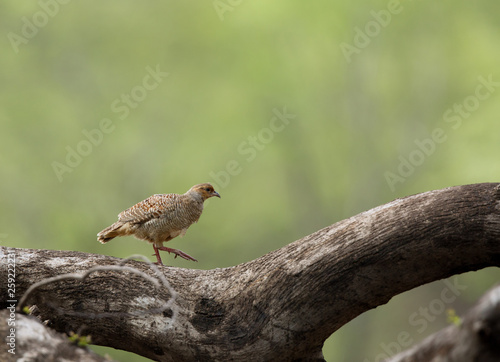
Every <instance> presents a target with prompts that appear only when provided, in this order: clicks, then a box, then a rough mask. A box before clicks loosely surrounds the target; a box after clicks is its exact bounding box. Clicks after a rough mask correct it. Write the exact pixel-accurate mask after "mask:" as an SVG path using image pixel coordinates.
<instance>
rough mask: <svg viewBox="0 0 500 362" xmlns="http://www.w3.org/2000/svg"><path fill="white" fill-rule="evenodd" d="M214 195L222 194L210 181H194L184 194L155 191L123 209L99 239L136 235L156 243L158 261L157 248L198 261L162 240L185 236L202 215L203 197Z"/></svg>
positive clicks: (156, 253) (138, 237)
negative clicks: (201, 182) (193, 184)
mask: <svg viewBox="0 0 500 362" xmlns="http://www.w3.org/2000/svg"><path fill="white" fill-rule="evenodd" d="M214 196H216V197H219V198H220V195H219V194H218V193H217V192H216V191H215V190H214V188H213V187H212V185H210V184H209V183H203V184H199V185H195V186H193V187H191V188H190V189H189V190H188V191H187V192H186V193H185V194H182V195H178V194H155V195H153V196H150V197H148V198H147V199H145V200H143V201H141V202H139V203H137V204H135V205H134V206H132V207H130V208H128V209H127V210H125V211H122V212H121V213H120V214H119V215H118V221H117V222H115V223H114V224H113V225H111V226H108V227H107V228H105V229H104V230H102V231H101V232H99V233H98V234H97V240H98V241H100V242H101V243H103V244H104V243H107V242H108V241H109V240H111V239H113V238H115V237H117V236H125V235H133V236H135V237H136V238H137V239H140V240H145V241H147V242H150V243H152V244H153V249H154V251H155V255H156V258H157V263H158V264H159V265H163V263H162V261H161V258H160V254H159V252H158V250H164V251H167V252H169V253H174V254H175V257H177V256H180V257H181V258H184V259H187V260H193V261H197V260H196V259H194V258H193V257H191V256H189V255H187V254H186V253H183V252H182V251H180V250H177V249H171V248H167V247H164V246H163V243H164V242H166V241H169V240H172V239H173V238H175V237H177V236H179V235H180V236H183V235H184V234H185V233H186V231H187V229H188V228H189V226H191V225H192V224H193V223H195V222H197V221H198V219H199V218H200V216H201V213H202V211H203V203H204V201H205V200H206V199H209V198H210V197H214Z"/></svg>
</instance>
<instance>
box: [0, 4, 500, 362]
mask: <svg viewBox="0 0 500 362" xmlns="http://www.w3.org/2000/svg"><path fill="white" fill-rule="evenodd" d="M390 8H394V9H397V10H400V11H397V12H396V11H395V12H393V13H391V12H390V11H389V10H388V9H390ZM44 9H45V10H44ZM499 10H500V4H499V3H498V2H496V1H493V0H489V1H476V2H471V1H453V2H452V1H439V2H432V1H416V0H415V1H403V2H401V3H399V2H397V1H394V0H392V1H367V2H364V3H362V4H361V3H353V2H347V1H337V2H332V1H316V2H313V3H310V2H303V1H289V2H283V3H270V2H268V1H259V0H257V1H252V2H246V1H236V0H235V1H229V0H221V1H214V2H210V1H209V2H197V3H192V2H171V1H165V2H159V1H155V2H144V3H139V2H133V1H120V2H117V1H111V2H97V1H85V2H76V1H74V2H67V3H59V2H56V1H55V0H45V1H43V0H42V1H39V2H20V1H12V0H8V1H4V2H2V4H0V33H1V34H2V35H3V36H2V38H1V44H0V46H1V49H2V52H1V56H0V66H1V69H2V71H1V72H0V122H1V123H0V124H1V132H0V165H1V167H0V176H1V179H2V182H1V183H0V195H1V200H2V207H1V208H0V234H2V235H3V236H2V240H1V242H2V245H8V246H13V247H23V248H44V249H67V250H79V251H84V252H91V253H101V254H107V255H114V256H117V257H126V256H128V255H131V254H134V253H142V254H145V255H149V254H150V253H152V248H151V247H150V246H149V245H147V244H146V243H142V242H139V241H136V240H135V239H133V238H123V239H119V240H114V241H113V242H111V243H109V244H106V245H105V246H103V245H100V244H99V243H98V242H97V241H96V236H95V235H96V233H97V232H98V231H99V230H101V229H102V228H104V227H105V226H107V225H109V224H111V223H112V222H114V221H115V219H116V214H118V213H119V212H120V211H121V210H123V209H125V208H127V207H129V206H131V205H133V204H134V203H136V202H138V201H140V200H142V199H144V198H146V197H147V196H149V195H151V194H153V193H167V192H177V193H181V192H184V191H186V190H187V189H188V188H189V187H190V186H192V185H193V184H195V183H199V182H206V181H209V182H214V183H215V184H217V185H218V191H219V192H220V194H221V195H222V199H221V200H218V199H216V200H210V201H209V202H207V205H206V210H205V213H204V215H203V216H202V218H201V220H200V222H199V223H198V224H196V225H194V226H193V227H192V228H191V229H190V230H189V232H188V233H187V235H186V236H185V238H184V239H176V240H174V241H172V244H171V246H173V247H178V248H180V249H182V250H184V251H185V252H187V253H189V254H191V255H193V256H195V257H196V258H197V259H198V260H199V263H198V264H192V263H188V262H187V261H185V260H172V259H171V258H168V257H165V258H164V259H165V260H168V261H169V262H170V263H171V265H174V266H179V267H186V268H202V269H208V268H217V267H226V266H232V265H235V264H238V263H241V262H244V261H247V260H251V259H254V258H257V257H259V256H261V255H263V254H265V253H267V252H269V251H271V250H273V249H276V248H279V247H281V246H283V245H285V244H287V243H289V242H291V241H294V240H296V239H299V238H301V237H302V236H305V235H307V234H309V233H312V232H314V231H316V230H318V229H319V228H321V227H324V226H327V225H330V224H332V223H334V222H336V221H338V220H341V219H344V218H347V217H349V216H352V215H354V214H356V213H358V212H361V211H364V210H366V209H369V208H372V207H374V206H377V205H380V204H383V203H386V202H388V201H391V200H392V199H394V198H396V197H401V196H405V195H409V194H413V193H417V192H424V191H428V190H432V189H438V188H443V187H446V186H451V185H458V184H467V183H475V182H487V181H492V182H494V181H498V180H499V178H498V174H499V166H498V162H497V156H498V154H499V149H500V142H499V136H500V123H499V122H498V114H499V110H500V102H498V99H499V98H498V94H499V93H500V89H499V88H498V87H497V86H496V88H494V89H493V91H491V92H490V95H489V97H488V98H487V99H484V100H479V102H478V103H477V104H474V103H469V108H470V107H472V106H473V107H472V108H474V110H473V111H472V112H468V113H469V114H468V115H467V116H461V120H460V126H459V127H456V128H453V127H452V126H453V125H454V124H455V123H450V122H447V121H446V119H445V116H444V115H445V113H446V112H447V111H448V110H449V109H452V110H454V107H455V106H456V105H459V106H460V105H463V104H464V101H466V99H467V97H472V96H474V94H475V90H476V87H477V86H478V84H480V81H479V80H478V77H483V78H486V79H487V78H488V77H491V78H492V79H493V80H494V81H495V82H500V73H499V72H498V59H499V58H500V48H499V47H498V44H499V43H500V39H499V38H500V23H499V22H498V12H499ZM40 12H44V13H45V14H46V15H45V18H44V15H43V14H42V15H40V14H39V13H40ZM387 14H390V15H389V17H387ZM384 16H385V18H384ZM44 19H45V20H47V21H46V24H44V25H43V26H36V25H35V30H33V29H32V27H31V35H33V33H34V32H35V31H36V34H34V35H33V36H32V37H27V36H24V35H23V29H24V30H25V32H26V31H28V34H29V29H28V28H30V27H29V25H26V24H27V23H32V24H34V23H39V24H43V23H44ZM377 19H379V20H377ZM374 21H375V22H377V23H378V31H377V25H376V24H375V23H373V22H374ZM381 24H382V25H381ZM370 31H371V34H372V36H370V35H367V33H370ZM360 32H363V33H364V34H365V38H364V43H363V41H361V40H363V36H361V35H359V34H360ZM12 34H15V35H16V36H18V37H22V38H24V41H22V42H21V43H16V42H18V41H19V38H15V37H14V39H17V40H15V41H14V42H13V40H12V39H13V35H12ZM356 36H357V37H358V38H356ZM366 37H367V38H366ZM356 40H357V41H358V43H359V41H361V43H363V45H364V46H363V47H357V50H358V51H357V52H355V53H352V54H351V56H347V57H346V55H345V54H344V53H345V52H344V51H343V47H342V44H344V46H345V44H348V45H350V46H355V43H356ZM13 44H14V46H13ZM15 44H17V45H15ZM148 67H150V68H153V69H156V68H157V67H158V69H160V70H161V71H162V72H167V73H169V75H168V76H166V77H165V78H164V79H163V80H162V81H161V82H160V83H158V84H157V87H156V88H155V89H152V90H148V91H147V92H146V93H144V94H143V93H140V90H137V87H140V86H141V85H142V84H143V80H144V77H145V76H146V75H147V74H148V71H147V68H148ZM131 92H132V93H133V92H136V93H135V95H136V96H137V95H140V96H141V98H144V99H141V101H140V102H135V103H136V105H135V106H128V110H127V112H117V111H116V110H117V109H116V105H117V103H116V102H117V101H118V102H119V103H118V104H120V105H121V106H123V105H124V104H126V103H123V102H121V103H120V100H122V99H123V98H122V97H123V95H124V94H126V95H127V94H128V95H130V94H131ZM133 94H134V93H133ZM143 95H144V97H142V96H143ZM468 101H469V102H473V100H471V99H470V98H469V100H468ZM113 104H115V107H113ZM471 104H472V106H470V105H471ZM284 108H286V110H287V112H288V113H290V114H293V115H294V116H295V118H293V119H291V120H290V123H289V124H288V125H286V127H284V128H283V129H282V130H281V131H279V132H278V131H276V132H272V133H269V131H268V130H269V129H270V125H271V122H272V119H273V117H274V113H273V110H274V111H275V110H283V109H284ZM125 113H126V116H124V115H125ZM102 119H109V120H110V121H111V122H112V126H113V127H112V128H113V130H112V131H111V132H109V133H103V134H102V140H101V141H100V142H97V144H95V145H92V148H91V150H90V151H89V152H88V154H87V155H85V156H82V157H81V161H80V162H79V163H78V162H75V163H78V165H76V166H75V167H69V169H70V170H71V172H65V173H64V174H62V175H60V177H58V176H57V174H56V172H55V171H54V162H58V163H61V164H66V157H68V147H69V148H70V149H72V150H77V148H78V145H79V144H81V142H82V141H85V140H87V138H86V136H85V135H84V131H88V132H91V131H92V130H94V129H96V128H98V127H99V125H100V122H101V120H102ZM437 128H439V129H442V130H443V132H444V134H445V136H446V140H445V141H444V142H442V143H439V144H435V148H434V149H433V150H432V152H429V154H426V155H425V157H424V159H423V160H422V162H420V161H419V164H418V165H416V166H414V167H413V170H411V172H408V173H409V175H408V176H406V177H404V182H398V183H396V184H394V185H393V187H392V189H391V187H390V185H389V184H388V183H387V179H386V172H392V173H397V172H398V167H400V164H401V162H402V161H401V160H402V159H405V160H408V159H409V157H410V155H411V154H412V152H413V155H414V156H415V155H416V154H415V152H416V151H415V150H417V151H418V150H419V148H418V145H417V143H416V141H417V142H422V141H423V140H425V139H428V138H429V137H431V135H432V132H433V131H434V130H435V129H437ZM249 137H250V138H249ZM82 147H83V146H82ZM81 149H82V150H84V148H81ZM245 150H247V153H244V152H243V151H245ZM248 150H253V151H248ZM248 152H253V155H254V157H253V158H252V159H251V160H249V158H250V157H249V156H250V153H248ZM414 160H417V158H415V159H414ZM235 162H236V163H237V166H238V167H237V168H235V169H232V172H233V175H230V177H228V178H227V179H226V180H223V179H221V177H222V176H221V175H222V173H223V172H227V167H228V163H229V164H232V165H233V166H234V165H235ZM214 175H218V177H214ZM429 252H432V250H429ZM498 276H500V274H499V273H498V271H497V270H496V269H490V270H485V271H481V272H477V273H469V274H466V275H462V276H459V277H458V278H460V279H459V280H460V282H461V283H462V284H465V285H467V289H466V290H465V291H464V292H463V293H461V295H460V296H459V298H457V300H456V302H455V303H453V305H449V307H450V308H454V309H455V310H456V311H457V313H458V314H460V313H461V312H463V310H465V309H466V307H467V306H468V305H470V304H471V303H472V302H473V301H474V300H475V299H476V298H477V297H478V296H479V295H481V294H482V293H483V292H484V291H485V290H486V289H487V288H489V287H490V286H491V284H492V283H493V282H494V281H495V280H497V279H498ZM443 288H444V286H443V284H442V282H436V283H433V284H430V285H427V286H423V287H421V288H418V289H416V290H413V291H410V292H408V293H405V294H403V295H401V296H398V297H396V298H394V299H393V300H392V301H391V302H390V303H389V305H388V306H384V307H381V308H377V309H376V310H374V311H370V312H368V313H366V314H364V315H363V316H360V317H359V318H357V319H356V320H354V321H353V322H351V323H350V324H349V325H347V326H345V327H343V328H342V329H341V330H340V331H339V332H337V333H336V334H334V335H333V336H332V337H331V338H330V339H329V340H328V342H327V343H326V345H325V349H324V353H325V357H326V358H327V360H329V361H361V360H365V361H366V360H368V361H373V360H375V357H376V356H377V355H379V354H380V353H383V352H384V349H383V348H382V347H381V344H382V343H386V344H387V343H389V342H390V341H394V340H396V337H395V336H397V335H398V333H400V332H401V331H408V332H409V333H410V335H411V338H412V339H413V340H415V341H417V340H420V339H422V338H423V337H425V336H426V335H428V334H429V333H431V332H432V331H434V330H438V329H440V328H442V327H443V326H444V325H445V324H446V313H444V312H443V313H440V314H439V315H436V316H435V319H434V320H433V321H432V322H429V328H426V329H425V331H423V332H421V333H420V332H418V330H417V329H416V328H415V327H414V326H413V325H411V324H409V321H408V318H409V316H410V315H411V314H412V313H413V312H415V311H419V308H422V307H424V308H425V307H426V306H428V305H429V303H430V302H432V301H433V300H435V299H436V298H438V299H439V298H440V297H439V295H440V293H441V291H442V290H443ZM100 350H101V351H102V350H103V349H100ZM107 353H110V354H111V355H112V356H114V357H115V358H120V359H124V360H125V359H126V360H129V361H132V360H133V358H136V357H134V356H130V355H126V356H125V355H123V354H114V351H112V350H109V351H108V352H107ZM135 360H137V361H139V360H141V358H139V357H137V358H136V359H135Z"/></svg>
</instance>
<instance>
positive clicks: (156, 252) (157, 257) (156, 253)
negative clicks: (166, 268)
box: [153, 244, 163, 265]
mask: <svg viewBox="0 0 500 362" xmlns="http://www.w3.org/2000/svg"><path fill="white" fill-rule="evenodd" d="M153 249H155V255H156V260H158V261H157V262H156V263H155V264H157V265H163V263H162V262H161V258H160V252H159V251H158V248H157V247H156V245H155V244H153Z"/></svg>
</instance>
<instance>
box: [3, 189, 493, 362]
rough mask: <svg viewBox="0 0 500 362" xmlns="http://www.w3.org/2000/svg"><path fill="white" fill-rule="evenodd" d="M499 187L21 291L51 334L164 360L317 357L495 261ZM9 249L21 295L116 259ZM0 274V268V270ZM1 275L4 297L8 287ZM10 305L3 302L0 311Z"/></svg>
mask: <svg viewBox="0 0 500 362" xmlns="http://www.w3.org/2000/svg"><path fill="white" fill-rule="evenodd" d="M499 199H500V185H499V184H496V183H495V184H475V185H467V186H458V187H451V188H446V189H442V190H436V191H430V192H426V193H423V194H419V195H414V196H409V197H406V198H403V199H397V200H395V201H392V202H390V203H388V204H386V205H383V206H380V207H377V208H374V209H372V210H369V211H366V212H363V213H361V214H359V215H356V216H354V217H351V218H349V219H346V220H343V221H340V222H338V223H336V224H333V225H331V226H329V227H326V228H324V229H321V230H319V231H317V232H315V233H313V234H311V235H309V236H306V237H304V238H302V239H300V240H297V241H295V242H293V243H291V244H289V245H287V246H285V247H283V248H281V249H278V250H275V251H273V252H271V253H269V254H266V255H264V256H262V257H260V258H258V259H256V260H253V261H250V262H247V263H244V264H240V265H237V266H234V267H230V268H223V269H213V270H193V269H181V268H172V267H158V268H156V267H155V266H151V265H150V264H147V263H144V262H139V261H128V262H127V263H126V265H127V266H128V267H131V268H134V269H136V270H138V271H140V272H141V273H144V274H146V275H148V276H150V277H152V278H155V279H156V280H158V283H159V285H160V287H158V286H156V285H154V284H153V283H151V281H150V280H147V278H145V277H144V275H142V274H141V273H132V272H130V270H126V269H124V270H121V271H116V270H98V269H96V270H95V271H93V272H91V273H90V274H89V275H87V277H86V278H84V279H82V280H78V279H64V280H55V281H53V282H51V283H48V284H47V283H46V284H44V285H41V286H39V287H37V288H36V290H34V291H33V292H32V293H30V296H29V298H27V303H28V304H29V305H33V304H35V305H36V306H37V308H38V310H39V316H40V317H41V318H42V319H43V320H48V321H49V326H51V327H53V328H55V329H56V330H58V331H63V332H68V331H70V330H73V331H76V330H80V331H81V334H84V335H91V336H92V341H93V343H96V344H100V345H105V346H111V347H114V348H118V349H123V350H127V351H131V352H135V353H138V354H140V355H143V356H145V357H149V358H151V359H154V360H159V361H192V360H196V359H199V360H204V361H210V360H227V361H231V360H233V361H237V360H276V359H281V360H283V359H287V360H293V359H302V360H311V361H312V360H322V358H323V357H322V353H321V348H322V345H323V342H324V341H325V340H326V338H328V337H329V336H330V335H331V334H332V333H333V332H335V331H336V330H337V329H339V328H340V327H341V326H342V325H344V324H346V323H347V322H349V321H350V320H352V319H353V318H355V317H356V316H358V315H359V314H361V313H363V312H365V311H367V310H369V309H371V308H374V307H376V306H378V305H381V304H384V303H387V301H389V300H390V299H391V298H392V297H393V296H395V295H397V294H399V293H401V292H404V291H406V290H409V289H412V288H415V287H417V286H419V285H422V284H425V283H428V282H431V281H434V280H437V279H442V278H446V277H449V276H451V275H454V274H458V273H463V272H466V271H470V270H478V269H481V268H484V267H488V266H498V265H499V264H500V243H499V242H498V240H499V236H500V206H499V205H500V204H499ZM12 251H14V252H15V253H16V257H17V259H16V271H17V276H16V284H17V289H16V295H17V298H20V297H21V295H22V294H23V293H24V292H26V290H27V289H28V288H29V287H30V286H31V285H32V284H33V283H36V282H39V281H42V280H44V279H46V278H51V277H54V276H57V275H61V274H69V273H82V274H83V273H85V272H87V271H89V269H91V268H94V267H96V266H109V265H120V262H121V260H120V259H117V258H112V257H106V256H101V255H94V254H85V253H80V252H74V251H49V250H28V249H27V250H21V249H9V248H1V249H0V255H2V254H3V256H4V257H3V258H2V268H4V269H6V257H5V255H6V254H8V253H10V252H12ZM0 275H1V277H2V278H4V273H0ZM6 285H7V283H6V282H4V281H0V293H1V294H2V295H6V294H7V290H6V288H7V287H6ZM0 307H2V306H1V305H0ZM3 308H5V306H3Z"/></svg>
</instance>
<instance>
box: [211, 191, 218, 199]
mask: <svg viewBox="0 0 500 362" xmlns="http://www.w3.org/2000/svg"><path fill="white" fill-rule="evenodd" d="M212 196H217V197H218V198H219V199H220V195H219V193H218V192H217V191H214V192H212Z"/></svg>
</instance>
